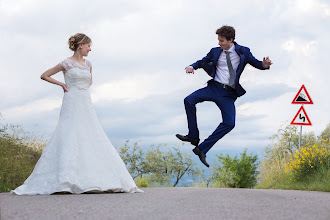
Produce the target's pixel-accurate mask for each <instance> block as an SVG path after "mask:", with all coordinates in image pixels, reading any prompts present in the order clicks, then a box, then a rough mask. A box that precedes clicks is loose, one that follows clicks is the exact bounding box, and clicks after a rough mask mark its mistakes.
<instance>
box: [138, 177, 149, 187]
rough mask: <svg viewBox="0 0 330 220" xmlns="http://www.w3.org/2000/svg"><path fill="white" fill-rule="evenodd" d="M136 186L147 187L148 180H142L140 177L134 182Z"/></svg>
mask: <svg viewBox="0 0 330 220" xmlns="http://www.w3.org/2000/svg"><path fill="white" fill-rule="evenodd" d="M136 185H137V186H138V187H148V186H149V183H148V179H147V178H144V177H140V178H139V179H138V180H137V181H136Z"/></svg>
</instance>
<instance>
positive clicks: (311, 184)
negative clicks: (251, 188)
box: [255, 160, 330, 192]
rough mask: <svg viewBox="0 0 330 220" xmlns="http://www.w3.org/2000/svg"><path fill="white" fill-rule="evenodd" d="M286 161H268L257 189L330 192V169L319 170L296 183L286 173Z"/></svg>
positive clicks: (263, 168)
mask: <svg viewBox="0 0 330 220" xmlns="http://www.w3.org/2000/svg"><path fill="white" fill-rule="evenodd" d="M286 163H287V162H286V161H285V160H282V161H267V162H266V163H265V164H264V166H263V167H262V168H261V169H262V172H261V175H260V179H261V180H260V181H259V182H258V184H257V186H256V187H255V188H256V189H288V190H310V191H325V192H330V168H329V167H328V168H323V169H319V170H317V171H316V172H315V173H314V174H312V175H309V176H306V177H305V178H304V179H300V180H296V181H294V180H293V178H292V177H291V176H290V173H286V172H285V169H284V167H285V164H286Z"/></svg>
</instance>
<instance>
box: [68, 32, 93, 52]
mask: <svg viewBox="0 0 330 220" xmlns="http://www.w3.org/2000/svg"><path fill="white" fill-rule="evenodd" d="M91 41H92V40H91V39H90V38H89V37H88V36H87V35H85V34H82V33H78V34H75V35H72V36H71V37H70V38H69V40H68V44H69V48H70V50H72V51H76V50H77V49H78V47H79V45H80V44H88V43H90V42H91Z"/></svg>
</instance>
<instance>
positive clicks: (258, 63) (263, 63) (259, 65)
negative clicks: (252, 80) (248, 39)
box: [246, 48, 273, 70]
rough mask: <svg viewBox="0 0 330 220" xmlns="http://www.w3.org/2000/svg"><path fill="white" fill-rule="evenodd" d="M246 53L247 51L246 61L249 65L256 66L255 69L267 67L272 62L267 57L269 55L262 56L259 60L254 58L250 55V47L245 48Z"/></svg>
mask: <svg viewBox="0 0 330 220" xmlns="http://www.w3.org/2000/svg"><path fill="white" fill-rule="evenodd" d="M246 53H247V58H248V63H249V64H250V65H251V66H253V67H255V68H257V69H260V70H265V69H269V67H270V65H272V64H273V63H272V61H271V60H270V59H269V57H264V58H263V61H260V60H258V59H256V58H255V57H254V56H253V55H252V53H251V51H250V49H248V48H247V51H246Z"/></svg>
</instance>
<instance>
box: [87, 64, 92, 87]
mask: <svg viewBox="0 0 330 220" xmlns="http://www.w3.org/2000/svg"><path fill="white" fill-rule="evenodd" d="M92 83H93V74H92V67H91V81H90V82H89V86H88V87H90V86H91V85H92Z"/></svg>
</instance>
